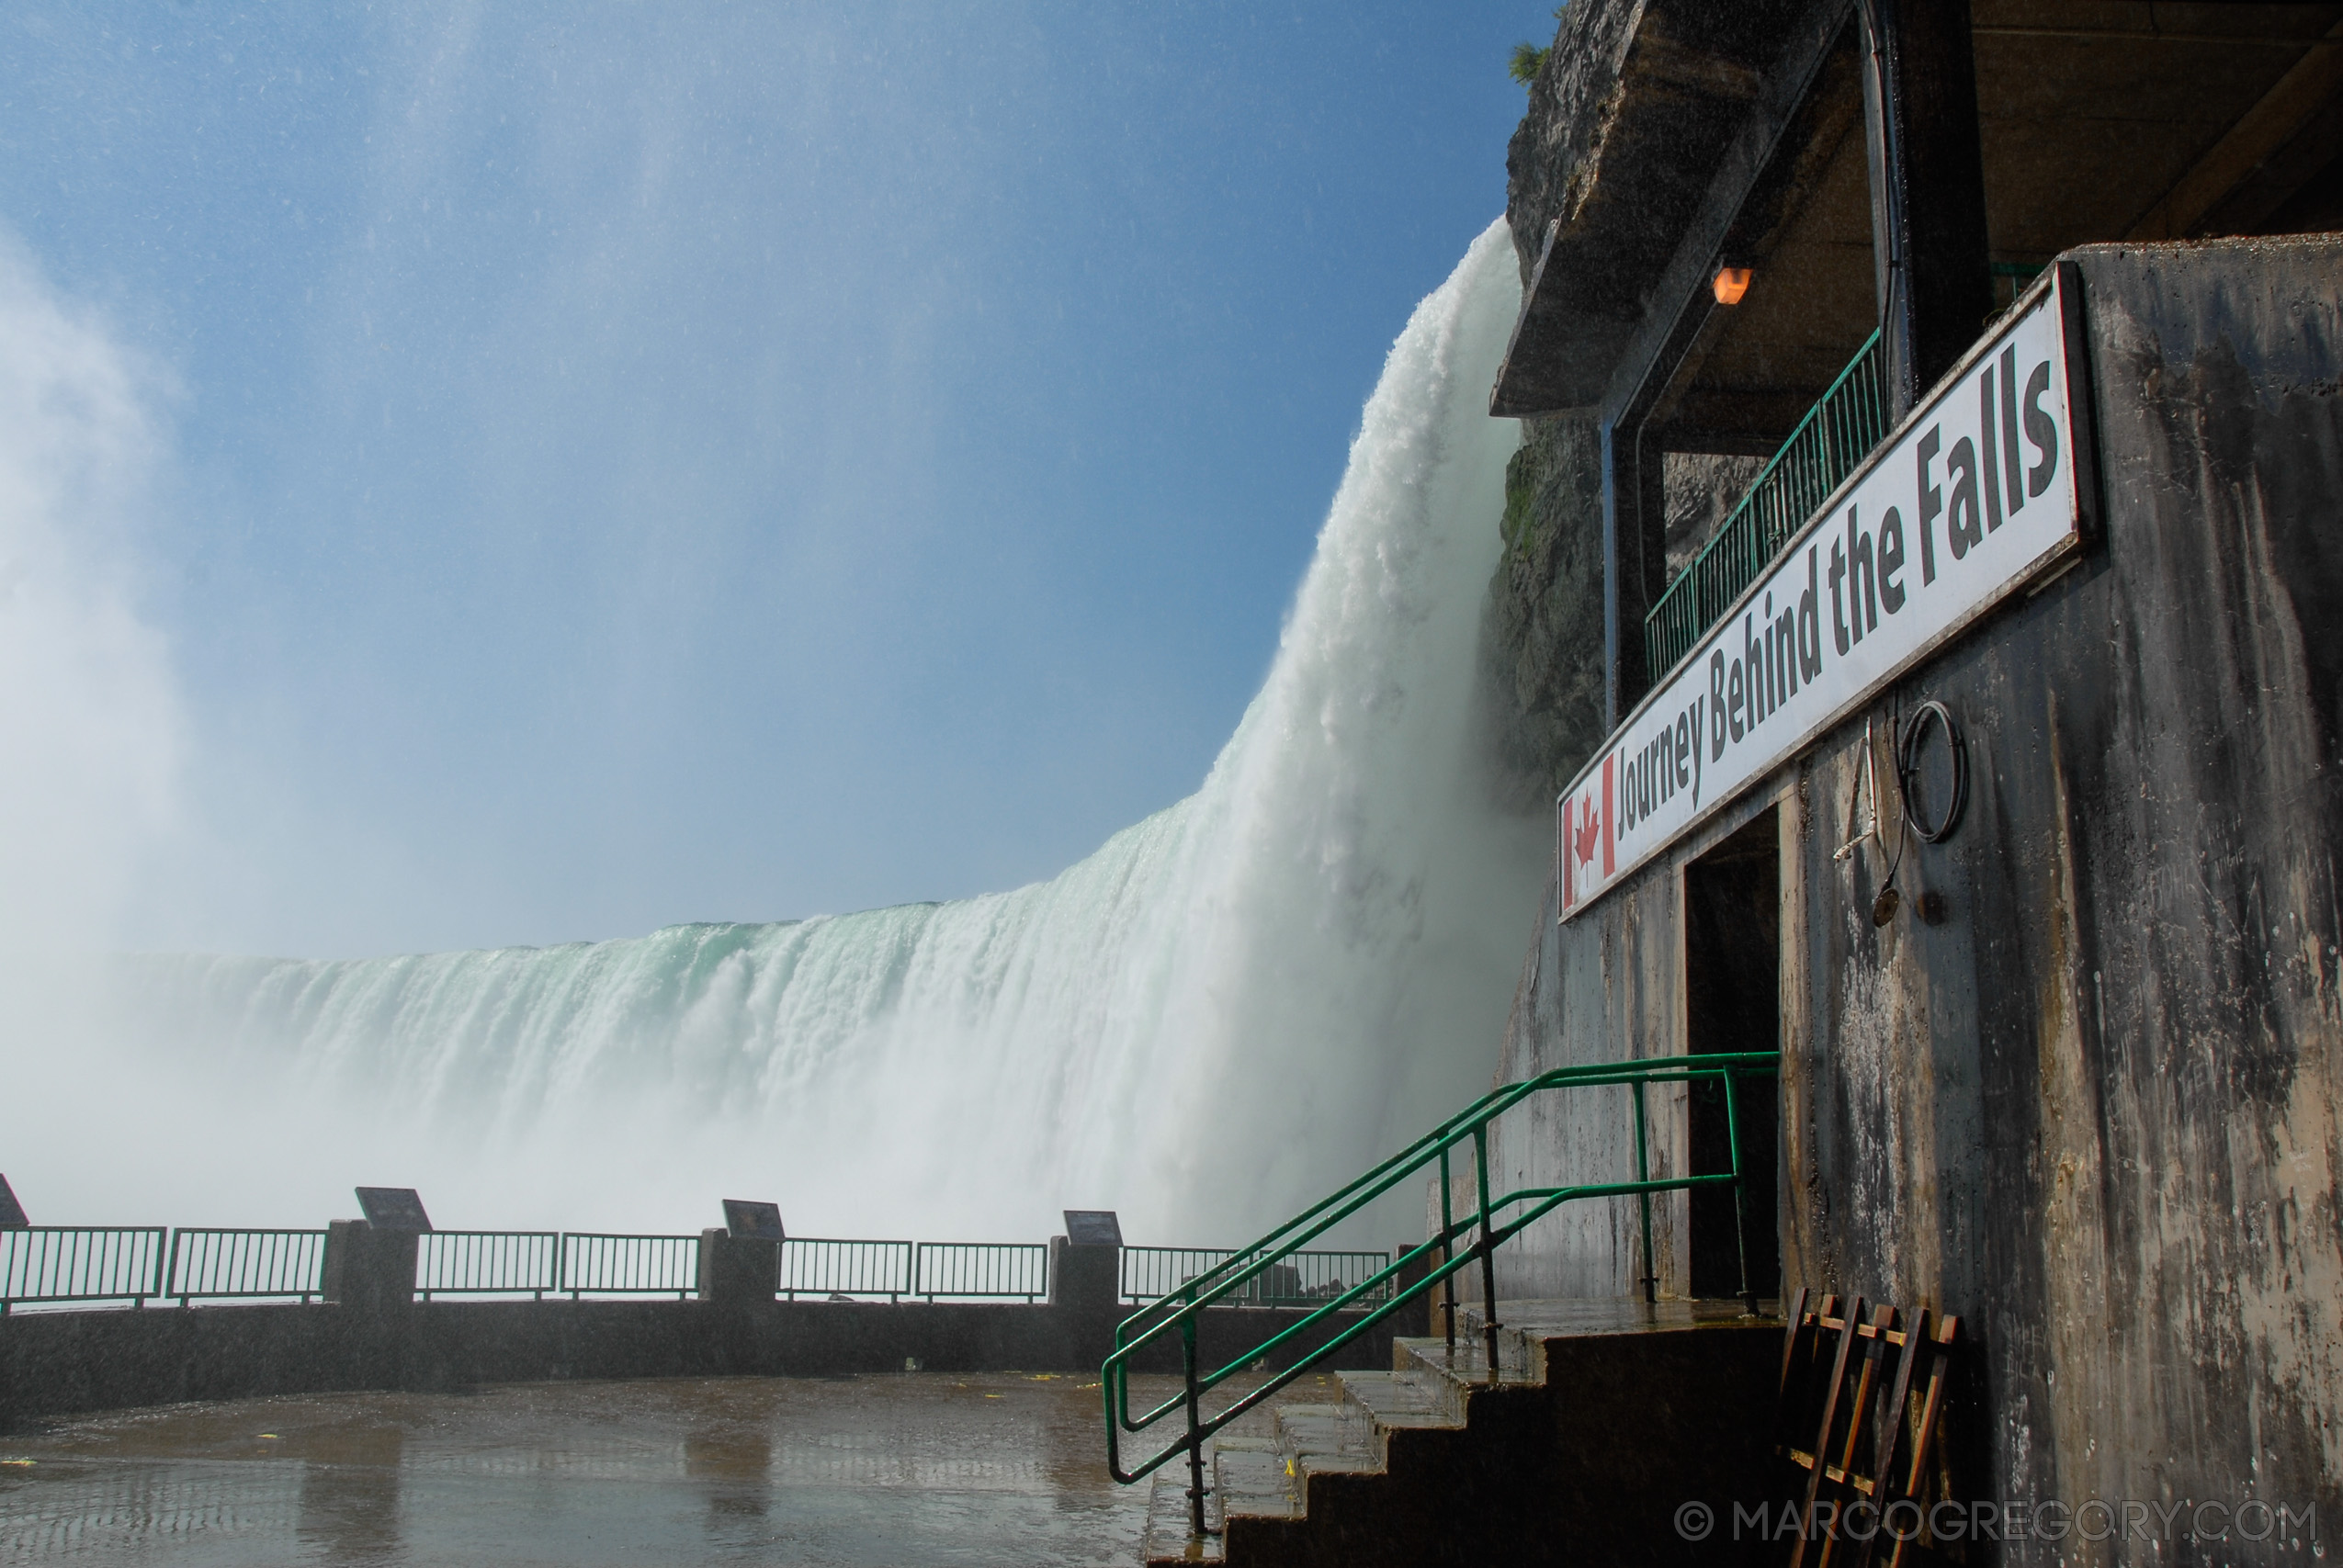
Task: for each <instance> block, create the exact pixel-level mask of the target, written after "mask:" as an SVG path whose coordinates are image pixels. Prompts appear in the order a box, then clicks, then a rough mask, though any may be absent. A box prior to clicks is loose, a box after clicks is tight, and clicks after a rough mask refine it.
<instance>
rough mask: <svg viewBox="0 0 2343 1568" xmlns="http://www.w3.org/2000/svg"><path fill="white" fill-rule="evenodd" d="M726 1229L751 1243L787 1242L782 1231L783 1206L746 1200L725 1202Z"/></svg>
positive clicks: (737, 1199) (735, 1199)
mask: <svg viewBox="0 0 2343 1568" xmlns="http://www.w3.org/2000/svg"><path fill="white" fill-rule="evenodd" d="M724 1228H725V1229H726V1230H728V1231H730V1233H731V1234H732V1235H737V1236H745V1237H747V1238H748V1239H749V1240H751V1241H787V1239H788V1237H787V1236H786V1235H783V1234H782V1230H781V1205H780V1204H778V1203H756V1202H752V1201H749V1200H748V1199H745V1198H727V1199H725V1200H724Z"/></svg>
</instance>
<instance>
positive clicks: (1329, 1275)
mask: <svg viewBox="0 0 2343 1568" xmlns="http://www.w3.org/2000/svg"><path fill="white" fill-rule="evenodd" d="M1236 1256H1237V1254H1236V1253H1235V1252H1234V1251H1233V1250H1230V1249H1227V1248H1216V1247H1125V1248H1124V1249H1123V1280H1122V1285H1123V1297H1124V1299H1125V1300H1126V1301H1131V1302H1150V1301H1155V1300H1157V1299H1159V1298H1160V1297H1163V1296H1169V1295H1176V1294H1177V1293H1178V1292H1179V1290H1180V1288H1181V1287H1182V1286H1183V1285H1185V1284H1186V1283H1187V1282H1188V1281H1189V1280H1194V1279H1197V1278H1199V1277H1201V1276H1202V1275H1204V1274H1206V1273H1209V1272H1210V1271H1211V1270H1213V1269H1217V1268H1218V1267H1219V1266H1220V1265H1221V1264H1223V1263H1226V1262H1227V1261H1228V1259H1230V1258H1234V1257H1236ZM1390 1266H1391V1255H1390V1254H1389V1253H1387V1252H1289V1253H1287V1254H1286V1255H1285V1257H1283V1258H1278V1259H1277V1260H1276V1261H1275V1262H1273V1263H1272V1264H1270V1265H1269V1267H1268V1268H1266V1269H1262V1270H1261V1271H1260V1272H1259V1273H1258V1274H1256V1275H1255V1276H1254V1277H1253V1278H1252V1279H1251V1280H1248V1281H1247V1282H1246V1288H1245V1290H1244V1292H1242V1293H1241V1294H1239V1295H1237V1296H1235V1297H1232V1298H1230V1299H1232V1300H1234V1301H1238V1302H1240V1303H1246V1304H1248V1305H1256V1306H1304V1305H1310V1304H1314V1303H1319V1302H1325V1301H1331V1300H1333V1299H1334V1298H1335V1297H1336V1296H1339V1295H1341V1293H1342V1292H1344V1291H1346V1290H1348V1289H1350V1288H1351V1287H1352V1286H1353V1285H1355V1284H1357V1283H1358V1282H1359V1281H1360V1280H1367V1279H1372V1278H1373V1277H1374V1276H1375V1275H1376V1274H1379V1273H1381V1272H1382V1271H1383V1270H1384V1269H1388V1268H1389V1267H1390ZM1384 1299H1385V1295H1384V1292H1379V1291H1378V1292H1373V1293H1371V1294H1369V1295H1365V1296H1362V1297H1360V1298H1359V1304H1361V1305H1363V1306H1371V1305H1376V1304H1379V1303H1381V1302H1383V1300H1384Z"/></svg>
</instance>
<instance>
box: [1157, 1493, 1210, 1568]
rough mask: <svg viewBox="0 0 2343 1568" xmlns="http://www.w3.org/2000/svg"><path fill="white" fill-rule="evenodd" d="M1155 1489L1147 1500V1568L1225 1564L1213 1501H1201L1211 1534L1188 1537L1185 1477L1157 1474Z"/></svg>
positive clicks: (1208, 1499)
mask: <svg viewBox="0 0 2343 1568" xmlns="http://www.w3.org/2000/svg"><path fill="white" fill-rule="evenodd" d="M1154 1481H1155V1485H1154V1488H1153V1490H1151V1491H1150V1492H1149V1494H1148V1499H1147V1539H1146V1553H1147V1563H1148V1568H1157V1565H1158V1564H1169V1563H1174V1562H1225V1561H1226V1560H1227V1554H1226V1553H1225V1552H1224V1551H1222V1549H1221V1538H1220V1535H1219V1533H1218V1531H1219V1529H1220V1517H1219V1512H1218V1510H1217V1507H1216V1506H1215V1503H1214V1499H1212V1498H1210V1497H1207V1498H1205V1523H1206V1524H1208V1525H1210V1526H1211V1527H1212V1528H1213V1530H1214V1533H1213V1534H1211V1535H1205V1536H1192V1535H1190V1534H1189V1533H1188V1477H1187V1472H1185V1471H1184V1470H1183V1471H1182V1472H1180V1473H1179V1474H1177V1475H1173V1474H1171V1473H1169V1472H1165V1471H1160V1470H1159V1471H1157V1472H1155V1476H1154Z"/></svg>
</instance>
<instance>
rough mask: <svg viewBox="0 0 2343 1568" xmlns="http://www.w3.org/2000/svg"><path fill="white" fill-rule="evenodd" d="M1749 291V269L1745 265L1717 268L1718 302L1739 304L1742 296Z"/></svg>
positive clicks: (1721, 303)
mask: <svg viewBox="0 0 2343 1568" xmlns="http://www.w3.org/2000/svg"><path fill="white" fill-rule="evenodd" d="M1748 292H1749V268H1748V267H1745V266H1720V267H1718V268H1717V269H1716V302H1717V303H1718V304H1720V305H1737V304H1739V303H1740V302H1741V296H1742V295H1744V294H1747V293H1748Z"/></svg>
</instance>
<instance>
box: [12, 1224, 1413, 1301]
mask: <svg viewBox="0 0 2343 1568" xmlns="http://www.w3.org/2000/svg"><path fill="white" fill-rule="evenodd" d="M326 1237H327V1233H326V1232H324V1231H323V1230H241V1229H212V1228H193V1229H185V1230H178V1231H173V1230H171V1229H170V1228H168V1227H166V1226H163V1225H135V1226H67V1225H42V1226H37V1227H34V1228H31V1229H27V1230H6V1231H0V1314H6V1313H7V1312H8V1310H9V1309H10V1308H11V1307H14V1306H16V1305H18V1304H28V1303H71V1302H114V1301H120V1302H129V1303H132V1304H133V1305H137V1306H143V1305H145V1304H146V1303H147V1302H148V1301H149V1300H150V1299H159V1300H165V1301H169V1300H175V1301H176V1302H177V1303H179V1304H180V1305H181V1306H186V1305H187V1304H188V1303H191V1302H196V1301H214V1300H228V1299H238V1298H243V1299H261V1298H277V1299H298V1300H300V1301H301V1302H304V1303H306V1302H310V1301H313V1300H315V1299H317V1298H318V1297H320V1296H322V1295H323V1293H324V1273H325V1251H326ZM415 1241H416V1247H415V1280H414V1290H415V1294H416V1295H417V1296H419V1297H421V1298H422V1299H423V1300H424V1301H426V1302H427V1301H429V1300H431V1299H432V1298H433V1297H434V1296H456V1295H502V1296H529V1297H533V1298H535V1299H537V1300H539V1301H542V1300H543V1299H544V1298H545V1297H547V1296H548V1295H561V1294H566V1295H568V1296H569V1297H570V1298H571V1299H572V1301H575V1300H578V1299H580V1298H581V1297H583V1296H592V1295H609V1296H618V1295H668V1294H673V1295H674V1296H676V1297H678V1298H679V1299H681V1298H688V1297H690V1296H691V1295H693V1294H694V1293H695V1292H696V1291H697V1290H698V1288H699V1283H700V1280H699V1238H698V1237H697V1236H695V1235H615V1234H603V1233H594V1232H566V1233H565V1232H560V1231H426V1232H424V1233H423V1234H422V1235H418V1236H417V1237H416V1238H415ZM778 1245H779V1247H780V1248H781V1259H780V1265H781V1268H780V1280H779V1289H778V1292H777V1293H778V1294H780V1295H782V1296H786V1297H787V1298H789V1299H790V1300H792V1301H794V1300H797V1299H798V1298H800V1297H806V1296H811V1297H817V1298H829V1297H844V1298H876V1297H881V1296H883V1297H885V1298H886V1299H888V1300H889V1301H890V1302H900V1301H901V1300H902V1299H903V1298H904V1297H907V1296H914V1297H920V1298H923V1299H925V1300H928V1301H936V1300H939V1299H942V1300H950V1299H977V1300H1015V1299H1023V1300H1024V1301H1026V1302H1028V1303H1030V1302H1036V1301H1040V1300H1043V1299H1045V1298H1047V1296H1048V1294H1049V1248H1048V1247H1045V1246H1039V1245H1036V1244H1032V1243H1025V1242H948V1241H947V1242H936V1241H927V1242H909V1241H856V1240H847V1239H842V1238H835V1237H821V1236H807V1237H792V1238H791V1239H789V1240H788V1241H786V1242H782V1243H779V1244H778ZM1234 1256H1235V1254H1234V1253H1233V1252H1230V1251H1228V1250H1226V1249H1221V1248H1212V1247H1125V1248H1124V1249H1123V1258H1122V1274H1121V1280H1120V1285H1121V1291H1122V1294H1123V1296H1124V1297H1125V1298H1126V1299H1127V1300H1129V1301H1133V1302H1145V1301H1152V1300H1154V1299H1156V1298H1158V1297H1160V1296H1165V1295H1171V1294H1176V1293H1177V1292H1178V1291H1179V1289H1180V1287H1181V1286H1182V1285H1183V1284H1184V1283H1186V1282H1187V1281H1188V1280H1192V1279H1194V1278H1196V1277H1197V1276H1199V1275H1202V1274H1204V1273H1205V1272H1207V1271H1209V1270H1210V1269H1213V1268H1215V1267H1217V1265H1219V1264H1220V1263H1222V1262H1225V1261H1226V1260H1227V1259H1228V1258H1232V1257H1234ZM1389 1262H1390V1254H1389V1253H1386V1252H1296V1253H1292V1254H1290V1255H1288V1256H1287V1257H1285V1258H1280V1259H1278V1260H1277V1261H1276V1262H1275V1263H1273V1265H1271V1266H1270V1267H1269V1268H1268V1269H1264V1270H1262V1271H1261V1273H1260V1275H1259V1276H1258V1278H1256V1279H1255V1280H1253V1281H1252V1282H1251V1287H1250V1289H1249V1290H1248V1292H1247V1293H1245V1294H1244V1295H1243V1296H1241V1297H1239V1298H1237V1299H1238V1300H1239V1301H1240V1302H1242V1303H1248V1304H1261V1305H1285V1304H1306V1303H1314V1302H1319V1301H1326V1300H1330V1299H1331V1298H1332V1297H1334V1296H1337V1295H1340V1294H1341V1292H1343V1290H1345V1289H1346V1288H1347V1287H1348V1286H1350V1285H1352V1284H1355V1283H1356V1282H1358V1281H1359V1280H1364V1279H1367V1278H1369V1277H1370V1276H1372V1275H1374V1274H1375V1273H1376V1272H1378V1271H1380V1270H1381V1269H1384V1268H1385V1267H1387V1265H1388V1264H1389ZM1373 1299H1374V1300H1376V1301H1380V1300H1381V1299H1382V1298H1381V1297H1380V1296H1377V1297H1375V1298H1373Z"/></svg>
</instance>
